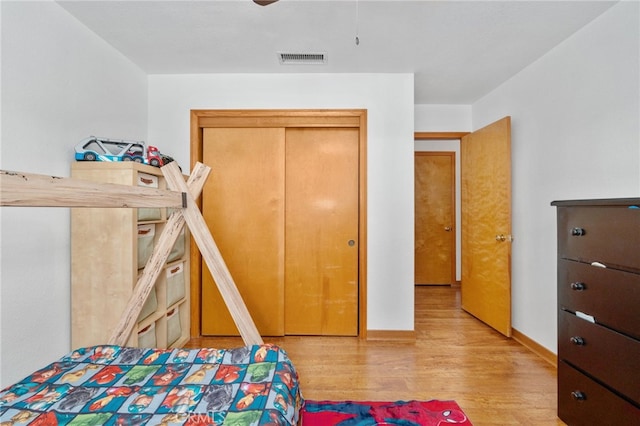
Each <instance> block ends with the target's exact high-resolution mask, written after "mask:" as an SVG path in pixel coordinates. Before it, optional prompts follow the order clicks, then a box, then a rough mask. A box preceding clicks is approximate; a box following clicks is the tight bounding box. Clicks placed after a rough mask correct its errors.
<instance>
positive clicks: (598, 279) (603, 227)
mask: <svg viewBox="0 0 640 426" xmlns="http://www.w3.org/2000/svg"><path fill="white" fill-rule="evenodd" d="M551 204H552V205H554V206H556V207H557V214H558V417H560V419H562V420H563V421H564V422H565V423H567V424H568V425H590V426H591V425H640V198H625V199H609V200H576V201H555V202H553V203H551Z"/></svg>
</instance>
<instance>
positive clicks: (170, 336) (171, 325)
mask: <svg viewBox="0 0 640 426" xmlns="http://www.w3.org/2000/svg"><path fill="white" fill-rule="evenodd" d="M181 335H182V326H181V324H180V309H179V308H178V307H177V306H176V307H175V308H173V309H172V310H170V311H169V312H167V346H171V345H173V344H174V343H175V342H176V341H177V340H178V339H179V338H180V336H181Z"/></svg>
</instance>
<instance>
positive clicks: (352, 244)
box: [347, 240, 356, 247]
mask: <svg viewBox="0 0 640 426" xmlns="http://www.w3.org/2000/svg"><path fill="white" fill-rule="evenodd" d="M347 244H349V247H353V246H355V245H356V242H355V241H353V240H349V242H348V243H347Z"/></svg>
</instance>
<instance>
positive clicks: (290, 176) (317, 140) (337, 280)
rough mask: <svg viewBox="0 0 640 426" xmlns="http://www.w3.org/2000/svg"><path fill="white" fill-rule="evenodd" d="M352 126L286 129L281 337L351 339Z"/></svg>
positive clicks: (355, 139)
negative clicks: (336, 337) (284, 333)
mask: <svg viewBox="0 0 640 426" xmlns="http://www.w3.org/2000/svg"><path fill="white" fill-rule="evenodd" d="M358 144H359V131H358V129H355V128H289V129H287V131H286V166H285V167H286V178H285V192H286V210H285V217H286V220H285V223H286V228H285V230H286V232H285V234H286V238H285V241H286V243H285V246H286V255H285V274H286V275H285V276H286V278H285V332H286V334H315V335H334V336H337V335H347V336H356V335H357V334H358V244H359V241H358V150H359V148H358Z"/></svg>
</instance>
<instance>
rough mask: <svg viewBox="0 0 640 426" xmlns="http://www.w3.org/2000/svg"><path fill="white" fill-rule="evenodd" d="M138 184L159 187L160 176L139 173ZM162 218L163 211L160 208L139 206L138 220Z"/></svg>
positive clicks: (146, 186)
mask: <svg viewBox="0 0 640 426" xmlns="http://www.w3.org/2000/svg"><path fill="white" fill-rule="evenodd" d="M137 184H138V186H143V187H145V188H159V185H158V176H154V175H150V174H147V173H138V179H137ZM160 219H162V211H161V210H160V209H159V208H149V207H140V208H138V221H145V220H160Z"/></svg>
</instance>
